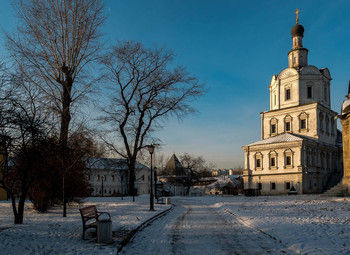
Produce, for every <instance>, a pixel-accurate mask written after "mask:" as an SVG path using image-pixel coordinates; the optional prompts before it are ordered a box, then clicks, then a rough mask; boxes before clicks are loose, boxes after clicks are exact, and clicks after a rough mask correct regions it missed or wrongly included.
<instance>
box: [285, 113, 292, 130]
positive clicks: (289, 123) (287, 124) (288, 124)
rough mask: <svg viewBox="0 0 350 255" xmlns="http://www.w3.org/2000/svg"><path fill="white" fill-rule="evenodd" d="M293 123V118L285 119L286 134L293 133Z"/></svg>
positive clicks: (288, 116)
mask: <svg viewBox="0 0 350 255" xmlns="http://www.w3.org/2000/svg"><path fill="white" fill-rule="evenodd" d="M292 121H293V118H292V116H290V115H286V116H285V117H284V132H292Z"/></svg>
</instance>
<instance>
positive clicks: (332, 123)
mask: <svg viewBox="0 0 350 255" xmlns="http://www.w3.org/2000/svg"><path fill="white" fill-rule="evenodd" d="M334 130H335V125H334V118H331V134H332V135H334Z"/></svg>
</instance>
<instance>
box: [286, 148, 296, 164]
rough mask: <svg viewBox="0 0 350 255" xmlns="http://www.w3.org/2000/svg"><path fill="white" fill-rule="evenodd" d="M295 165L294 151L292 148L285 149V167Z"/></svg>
mask: <svg viewBox="0 0 350 255" xmlns="http://www.w3.org/2000/svg"><path fill="white" fill-rule="evenodd" d="M292 167H294V152H293V151H292V150H291V149H286V150H285V151H284V168H292Z"/></svg>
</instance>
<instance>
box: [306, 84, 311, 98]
mask: <svg viewBox="0 0 350 255" xmlns="http://www.w3.org/2000/svg"><path fill="white" fill-rule="evenodd" d="M307 98H312V86H307Z"/></svg>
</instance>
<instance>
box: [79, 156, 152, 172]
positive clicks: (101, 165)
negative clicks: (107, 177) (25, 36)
mask: <svg viewBox="0 0 350 255" xmlns="http://www.w3.org/2000/svg"><path fill="white" fill-rule="evenodd" d="M85 163H86V166H87V167H88V168H90V169H98V170H128V165H127V163H126V159H120V158H94V157H90V158H86V159H85ZM135 168H136V169H149V168H148V167H147V166H145V165H143V164H141V163H138V162H137V163H136V164H135Z"/></svg>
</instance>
